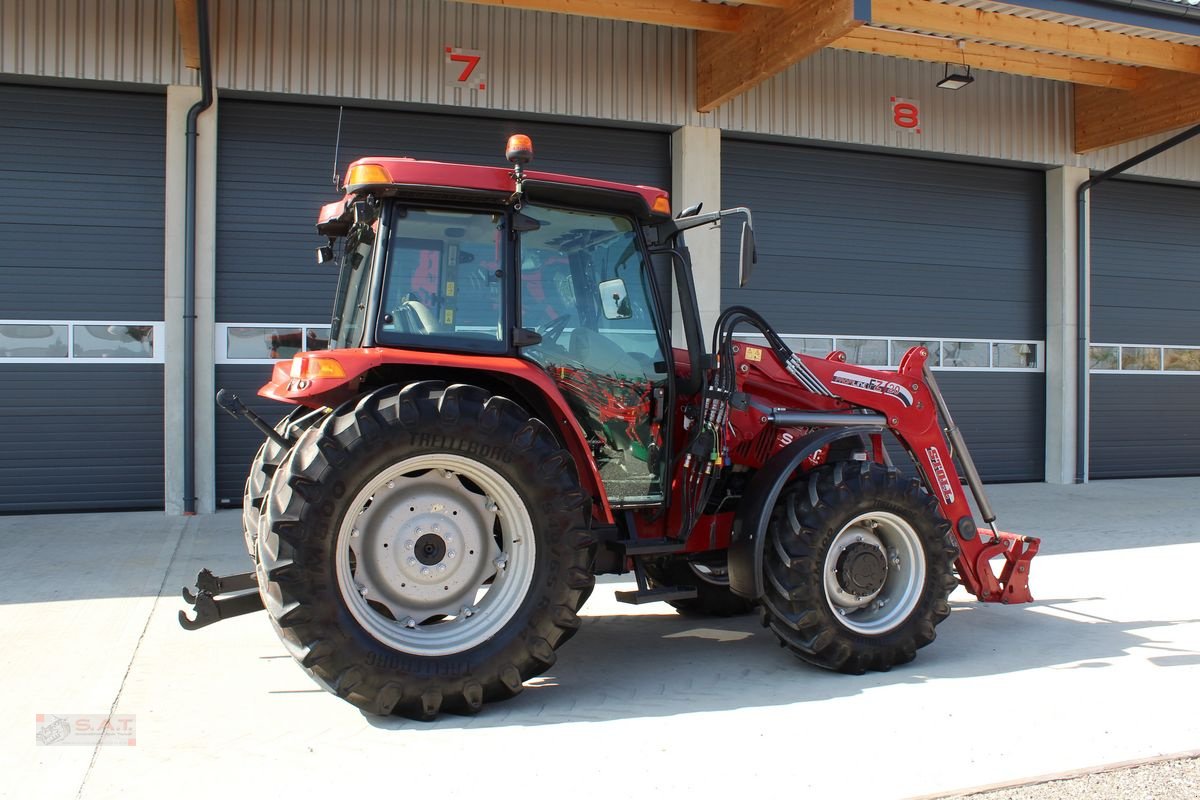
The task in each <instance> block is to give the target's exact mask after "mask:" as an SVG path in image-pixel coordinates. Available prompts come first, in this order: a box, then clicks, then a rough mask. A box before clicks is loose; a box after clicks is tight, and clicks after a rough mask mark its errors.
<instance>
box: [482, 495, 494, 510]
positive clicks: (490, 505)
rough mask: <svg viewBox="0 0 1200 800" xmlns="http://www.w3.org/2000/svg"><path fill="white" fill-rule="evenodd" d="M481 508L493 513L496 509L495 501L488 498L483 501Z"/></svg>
mask: <svg viewBox="0 0 1200 800" xmlns="http://www.w3.org/2000/svg"><path fill="white" fill-rule="evenodd" d="M483 507H484V508H485V509H487V510H488V511H495V510H496V508H497V506H496V501H495V500H493V499H492V498H490V497H489V498H487V499H486V500H484V501H483Z"/></svg>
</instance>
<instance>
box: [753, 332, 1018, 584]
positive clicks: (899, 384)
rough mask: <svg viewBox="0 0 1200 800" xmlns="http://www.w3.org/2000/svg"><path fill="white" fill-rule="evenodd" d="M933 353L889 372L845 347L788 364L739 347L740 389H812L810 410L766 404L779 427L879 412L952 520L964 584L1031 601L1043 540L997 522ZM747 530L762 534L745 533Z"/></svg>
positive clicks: (916, 354)
mask: <svg viewBox="0 0 1200 800" xmlns="http://www.w3.org/2000/svg"><path fill="white" fill-rule="evenodd" d="M928 357H929V353H928V351H927V350H926V349H925V348H923V347H914V348H912V349H910V350H909V351H908V352H907V353H906V354H905V356H904V358H903V359H901V362H900V366H899V368H898V369H897V371H896V372H884V371H880V370H873V369H868V368H866V367H860V366H851V365H848V364H846V363H845V354H844V353H841V352H840V351H838V352H834V353H831V354H830V355H829V356H827V357H826V358H824V359H819V358H813V357H810V356H803V355H797V356H795V358H794V359H790V360H789V361H790V363H789V364H787V365H785V364H784V363H782V362H781V361H780V360H779V358H778V357H777V356H776V354H775V353H774V352H773V351H772V350H771V349H770V348H759V347H755V346H753V345H742V346H740V347H738V348H737V349H736V352H735V359H736V361H737V374H738V376H739V381H738V384H739V389H741V390H742V391H745V392H746V393H747V394H748V395H749V396H751V397H764V398H776V399H782V398H784V397H786V396H787V395H784V394H781V389H782V387H789V389H788V392H789V393H790V394H791V396H792V397H794V396H795V390H796V384H797V383H799V384H800V385H801V387H802V388H803V390H804V392H805V394H804V399H805V404H806V406H807V407H806V408H805V409H803V410H797V409H795V408H794V407H793V406H794V403H789V404H787V405H783V404H780V405H778V406H775V407H768V408H761V409H759V411H760V413H761V415H762V419H761V421H762V422H764V423H770V424H773V425H775V426H776V427H779V428H788V427H795V426H797V425H801V424H803V425H807V426H818V425H820V424H821V423H822V421H824V423H825V424H829V425H833V426H837V425H838V424H839V423H844V422H846V421H848V420H847V419H846V415H854V416H860V415H862V414H863V412H864V411H865V412H868V413H869V414H871V415H872V419H871V420H870V421H872V422H877V423H878V424H879V425H881V426H883V427H885V428H886V429H888V430H890V431H891V432H892V433H893V434H894V435H895V436H896V438H897V439H898V440H899V441H900V443H901V444H902V445H903V446H904V448H905V449H906V450H907V451H908V452H909V454H910V455H911V456H912V458H913V461H914V463H915V464H916V465H917V468H918V470H919V472H920V475H921V479H922V481H923V482H924V484H925V487H926V488H927V489H928V491H929V493H930V494H931V495H932V496H933V497H934V498H935V499H936V500H937V502H938V505H939V507H940V510H941V513H942V514H943V516H945V518H946V519H947V520H949V521H950V523H951V527H952V529H953V531H954V535H955V537H956V539H957V540H958V547H959V551H960V554H959V557H958V560H957V569H958V573H959V578H960V580H961V581H962V583H963V585H964V586H966V587H967V589H968V590H969V591H970V592H971V593H972V594H974V595H975V596H976V597H978V598H979V599H980V600H983V601H989V602H1001V603H1026V602H1030V601H1032V600H1033V597H1032V595H1031V594H1030V591H1029V565H1030V561H1031V560H1032V559H1033V556H1034V555H1036V553H1037V551H1038V547H1039V544H1040V542H1039V540H1038V539H1036V538H1033V537H1029V536H1022V535H1019V534H1014V533H1008V532H1004V531H1000V530H999V529H998V528H997V527H996V526H995V524H994V521H995V515H994V514H993V513H992V512H991V505H990V503H989V502H988V500H987V496H986V495H985V493H984V491H983V486H982V484H981V483H980V481H979V479H978V473H977V471H976V470H975V465H974V462H973V461H972V459H971V454H970V452H969V451H968V450H967V448H966V444H965V442H964V441H963V440H962V437H961V435H960V434H958V432H957V428H955V427H954V425H953V420H952V419H950V418H949V412H948V410H946V405H945V402H944V400H943V399H942V397H941V394H940V392H939V390H938V387H937V383H936V381H935V380H934V379H933V376H932V374H931V373H930V372H929V369H928V366H927V363H926V362H927V360H928ZM874 415H878V418H875V417H874ZM839 418H840V419H839ZM856 421H858V420H856ZM861 421H863V422H867V421H868V420H861ZM948 432H949V433H948ZM960 466H961V468H962V473H963V474H965V475H966V476H967V478H968V484H969V488H970V490H971V491H972V493H973V494H974V496H975V500H976V503H977V505H978V506H979V508H980V510H981V512H982V513H983V516H984V522H985V523H987V525H988V527H987V528H983V529H981V528H979V526H977V525H976V522H975V518H974V515H973V512H972V510H971V506H970V503H969V502H968V500H967V497H966V494H965V492H964V491H963V487H962V486H961V481H960V471H959V467H960ZM742 535H744V536H753V535H755V532H753V531H742ZM1000 557H1003V559H1004V561H1003V563H1002V565H1001V567H1000V570H999V573H998V574H997V573H996V572H995V571H993V568H992V565H991V561H992V560H993V559H996V558H1000Z"/></svg>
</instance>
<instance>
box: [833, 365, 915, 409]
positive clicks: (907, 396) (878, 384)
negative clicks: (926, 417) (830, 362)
mask: <svg viewBox="0 0 1200 800" xmlns="http://www.w3.org/2000/svg"><path fill="white" fill-rule="evenodd" d="M833 382H834V383H836V384H838V385H839V386H853V387H855V388H856V389H863V390H865V391H868V392H875V393H876V394H886V395H889V396H891V397H895V398H896V399H898V400H899V401H900V402H901V403H904V405H906V406H911V405H912V404H913V396H912V393H911V392H909V391H908V389H905V388H904V387H903V386H901V385H900V384H898V383H896V382H895V381H886V380H880V379H878V378H869V377H867V376H865V375H856V374H855V373H853V372H846V371H844V370H838V371H837V372H835V373H833Z"/></svg>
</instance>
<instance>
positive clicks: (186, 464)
mask: <svg viewBox="0 0 1200 800" xmlns="http://www.w3.org/2000/svg"><path fill="white" fill-rule="evenodd" d="M196 31H197V38H198V39H199V46H200V100H199V101H198V102H196V103H195V104H194V105H193V106H192V107H191V108H189V109H188V113H187V129H186V132H185V134H184V136H185V139H186V143H187V174H186V178H185V183H186V185H185V188H184V192H185V198H184V228H183V513H184V514H189V515H190V514H195V513H196V464H195V461H196V138H197V124H198V120H199V118H200V115H201V114H202V113H204V111H205V110H206V109H207V108H208V107H209V106H211V105H212V102H213V88H212V52H211V51H210V49H209V42H208V0H196Z"/></svg>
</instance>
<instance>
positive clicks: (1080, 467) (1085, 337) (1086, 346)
mask: <svg viewBox="0 0 1200 800" xmlns="http://www.w3.org/2000/svg"><path fill="white" fill-rule="evenodd" d="M1197 134H1200V125H1196V126H1194V127H1191V128H1188V129H1187V130H1185V131H1183V132H1182V133H1178V134H1176V135H1174V136H1172V137H1171V138H1170V139H1166V140H1164V141H1162V142H1159V143H1158V144H1156V145H1154V147H1151V148H1150V149H1149V150H1146V151H1144V152H1141V153H1138V154H1137V155H1136V156H1134V157H1133V158H1130V159H1127V160H1125V161H1122V162H1121V163H1120V164H1117V165H1116V166H1115V167H1112V168H1110V169H1106V170H1105V171H1104V172H1101V173H1100V174H1099V175H1097V176H1096V177H1094V178H1088V179H1087V180H1086V181H1084V182H1083V183H1081V184H1079V189H1078V190H1076V193H1075V203H1076V205H1075V230H1076V232H1077V234H1078V237H1079V238H1078V242H1077V244H1076V248H1075V252H1076V256H1075V257H1076V260H1077V263H1076V277H1077V281H1078V290H1077V297H1078V301H1079V305H1078V320H1079V351H1078V354H1077V358H1078V362H1079V363H1078V370H1079V371H1078V384H1079V388H1078V393H1077V394H1078V396H1077V397H1076V406H1075V482H1076V483H1087V482H1088V444H1089V442H1088V434H1089V431H1088V426H1089V422H1090V419H1089V417H1090V414H1091V409H1090V403H1089V401H1090V394H1091V372H1090V370H1089V362H1090V360H1091V354H1090V352H1089V350H1090V345H1091V341H1090V340H1091V306H1092V296H1091V295H1092V291H1091V285H1090V281H1089V280H1088V277H1089V276H1088V262H1089V260H1090V257H1091V241H1092V237H1091V231H1090V227H1091V214H1089V213H1088V208H1087V201H1088V193H1089V192H1090V191H1091V189H1092V187H1093V186H1096V185H1097V184H1100V183H1103V182H1104V181H1106V180H1108V179H1109V178H1112V177H1114V176H1116V175H1120V174H1121V173H1122V172H1125V171H1126V170H1128V169H1131V168H1133V167H1136V166H1137V165H1138V164H1141V163H1142V162H1143V161H1149V160H1150V159H1152V158H1154V157H1155V156H1156V155H1158V154H1159V153H1163V152H1165V151H1167V150H1170V149H1171V148H1172V147H1175V146H1176V145H1180V144H1183V143H1184V142H1186V141H1187V140H1188V139H1191V138H1192V137H1193V136H1196V135H1197Z"/></svg>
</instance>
